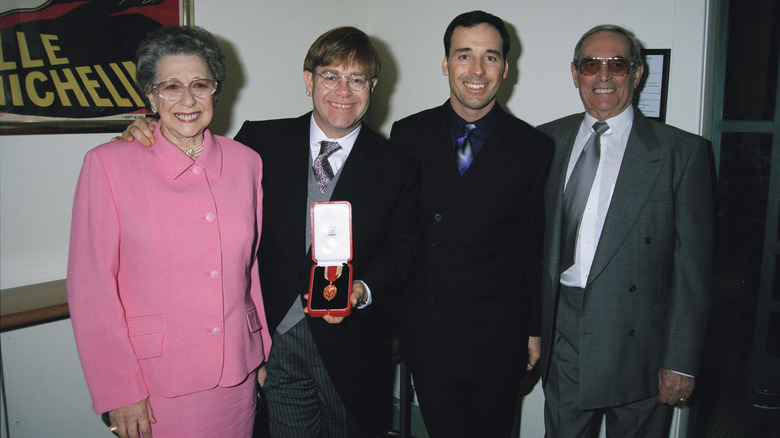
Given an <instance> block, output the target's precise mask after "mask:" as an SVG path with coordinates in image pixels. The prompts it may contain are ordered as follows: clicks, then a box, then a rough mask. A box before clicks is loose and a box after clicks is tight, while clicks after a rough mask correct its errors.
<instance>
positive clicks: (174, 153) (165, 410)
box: [68, 26, 271, 438]
mask: <svg viewBox="0 0 780 438" xmlns="http://www.w3.org/2000/svg"><path fill="white" fill-rule="evenodd" d="M224 78H225V63H224V58H223V56H222V54H221V52H220V50H219V47H218V46H217V44H216V41H215V40H214V38H213V36H212V35H211V34H210V33H208V32H207V31H205V30H203V29H200V28H187V27H178V26H174V27H168V28H162V29H159V30H157V31H154V32H153V33H152V34H150V36H149V37H148V38H147V39H146V40H145V41H144V42H143V43H142V44H141V46H140V47H139V49H138V60H137V74H136V81H137V83H138V86H139V89H140V90H142V91H143V92H144V93H145V94H146V96H147V97H148V99H149V102H150V104H151V108H152V111H154V112H159V114H160V128H161V129H158V130H156V131H155V136H156V141H155V143H154V145H153V146H152V147H150V148H145V147H143V146H142V145H141V144H140V143H137V142H136V143H134V144H132V145H130V146H128V144H127V143H125V142H113V143H107V144H103V145H101V146H98V147H97V148H95V149H93V150H91V151H89V152H88V153H87V155H86V158H85V159H84V166H83V168H82V170H81V175H80V176H79V181H78V185H77V187H76V195H75V200H74V205H73V222H72V229H71V241H70V258H69V262H68V301H69V305H70V312H71V318H72V321H73V329H74V332H75V335H76V345H77V347H78V351H79V356H80V358H81V363H82V367H83V369H84V375H85V377H86V380H87V385H88V387H89V390H90V393H91V395H92V401H93V408H94V409H95V411H96V412H98V413H102V412H108V414H109V418H110V420H111V430H112V431H114V432H115V433H117V434H118V435H119V436H121V437H138V436H143V437H145V438H146V437H150V436H152V434H153V435H154V437H155V438H164V437H189V438H192V437H209V438H213V437H249V436H251V434H252V428H253V421H254V412H255V400H256V399H255V397H254V392H255V381H256V379H257V374H258V372H257V370H258V367H259V366H260V365H261V364H262V363H263V362H264V360H265V358H266V357H268V353H269V349H270V347H271V338H270V334H269V333H268V330H267V329H266V320H265V312H264V308H263V300H262V297H261V295H260V284H259V280H258V270H257V266H256V264H257V258H256V257H255V254H256V251H257V245H258V241H259V237H260V221H261V205H262V189H261V185H260V180H261V176H262V162H261V160H260V157H259V156H258V155H257V154H256V153H255V152H254V151H252V150H251V149H248V148H246V147H245V146H243V145H242V144H240V143H237V142H235V141H233V140H230V139H227V138H224V137H220V136H216V135H212V134H211V133H210V132H209V131H208V129H206V128H207V126H208V124H209V122H210V121H211V119H212V115H213V111H214V102H215V100H216V95H217V93H218V91H219V89H220V85H221V84H222V81H223V80H224Z"/></svg>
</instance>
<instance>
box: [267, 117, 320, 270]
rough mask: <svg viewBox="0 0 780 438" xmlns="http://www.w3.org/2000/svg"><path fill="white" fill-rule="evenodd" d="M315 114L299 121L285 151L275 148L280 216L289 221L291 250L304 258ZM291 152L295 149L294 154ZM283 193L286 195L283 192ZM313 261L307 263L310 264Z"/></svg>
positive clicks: (287, 233)
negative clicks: (310, 145) (312, 121)
mask: <svg viewBox="0 0 780 438" xmlns="http://www.w3.org/2000/svg"><path fill="white" fill-rule="evenodd" d="M310 119H311V113H309V114H306V115H304V116H302V117H300V118H299V119H298V121H297V122H296V123H295V127H294V129H293V133H292V136H291V138H289V139H288V140H286V141H287V142H288V143H287V144H286V145H285V146H284V147H282V148H275V150H276V151H278V155H277V158H276V160H275V161H274V163H273V165H276V166H278V169H275V170H274V172H275V174H276V175H277V178H276V179H277V185H276V187H277V188H278V190H279V191H280V193H278V201H279V208H280V211H279V213H280V214H282V215H283V216H282V217H287V218H289V220H287V221H284V223H285V224H286V227H287V231H286V233H285V235H286V236H291V240H292V241H291V242H290V245H289V246H288V248H290V250H291V251H293V252H292V254H296V256H297V254H301V252H302V250H303V249H304V247H305V246H306V235H305V234H304V230H305V229H306V226H307V225H306V223H305V222H306V209H307V208H309V206H308V205H307V203H306V200H307V196H308V183H309V172H310V169H309V165H308V163H309V154H310V148H309V121H310ZM288 148H290V149H293V150H292V151H290V150H288ZM282 191H283V192H282ZM310 260H311V259H310V258H309V259H306V260H305V261H306V262H307V263H309V262H310Z"/></svg>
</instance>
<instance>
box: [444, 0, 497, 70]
mask: <svg viewBox="0 0 780 438" xmlns="http://www.w3.org/2000/svg"><path fill="white" fill-rule="evenodd" d="M482 23H485V24H489V25H491V26H493V27H494V28H495V29H496V30H497V31H498V34H499V35H501V42H502V43H503V47H502V48H501V56H503V57H504V59H505V60H506V55H507V54H508V53H509V32H507V30H506V26H504V20H502V19H500V18H498V17H496V16H495V15H493V14H489V13H487V12H485V11H471V12H464V13H462V14H460V15H458V16H457V17H455V19H454V20H452V22H450V25H449V26H447V30H446V31H444V55H445V56H446V57H448V58H449V56H450V43H452V33H453V32H455V28H456V27H474V26H477V25H479V24H482Z"/></svg>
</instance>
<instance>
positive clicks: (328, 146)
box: [311, 140, 341, 193]
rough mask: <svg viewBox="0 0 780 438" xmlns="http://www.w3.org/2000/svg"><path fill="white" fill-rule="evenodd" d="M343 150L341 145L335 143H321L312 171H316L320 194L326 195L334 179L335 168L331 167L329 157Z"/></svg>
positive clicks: (315, 175)
mask: <svg viewBox="0 0 780 438" xmlns="http://www.w3.org/2000/svg"><path fill="white" fill-rule="evenodd" d="M339 149H341V145H340V144H338V143H337V142H335V141H325V140H323V141H321V142H320V153H319V155H317V158H315V159H314V164H312V166H311V169H312V170H313V171H314V177H315V178H317V185H318V186H319V187H320V193H325V189H327V188H328V184H330V180H331V179H332V178H333V168H332V167H330V163H329V162H328V157H330V156H331V155H333V153H334V152H336V151H337V150H339Z"/></svg>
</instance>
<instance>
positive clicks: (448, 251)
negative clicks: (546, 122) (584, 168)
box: [390, 103, 553, 381]
mask: <svg viewBox="0 0 780 438" xmlns="http://www.w3.org/2000/svg"><path fill="white" fill-rule="evenodd" d="M445 105H447V103H445ZM496 111H498V114H497V115H496V117H497V118H496V122H495V126H494V128H493V131H492V132H491V133H490V135H489V137H488V138H487V140H486V142H485V144H484V146H483V148H482V149H481V151H480V152H479V154H478V155H477V157H476V159H475V160H474V162H473V163H472V165H471V167H470V168H469V169H468V171H467V172H466V173H465V174H464V175H463V176H461V175H460V174H459V173H458V168H457V163H456V158H455V152H454V150H453V147H452V143H451V140H450V132H449V127H448V122H447V115H446V107H445V106H441V107H437V108H433V109H430V110H427V111H423V112H421V113H418V114H415V115H412V116H410V117H407V118H405V119H403V120H401V121H398V122H396V123H395V124H394V125H393V129H392V133H391V134H390V141H391V142H392V143H394V144H396V145H398V146H399V147H401V148H403V149H404V150H406V151H408V152H409V153H410V154H411V155H413V156H414V157H415V158H417V159H418V160H419V162H420V163H421V169H422V180H421V181H422V185H421V196H420V201H421V205H422V209H423V224H424V225H423V226H424V230H425V244H426V246H427V256H426V259H425V261H424V263H423V265H422V269H421V270H420V272H419V273H418V275H417V276H416V277H415V278H414V280H413V281H412V284H411V286H410V287H409V288H408V290H407V291H406V293H405V294H404V299H403V308H402V309H401V316H400V320H401V323H400V334H401V351H402V354H403V357H404V360H405V361H406V362H407V363H408V364H409V365H410V367H411V368H412V371H413V372H414V373H415V378H426V377H427V378H431V379H437V380H442V381H479V380H492V379H502V378H511V377H516V376H518V375H519V373H520V372H521V371H523V370H525V364H526V360H527V357H528V355H527V349H528V336H529V335H539V332H540V328H539V318H540V312H539V308H540V304H539V295H540V290H541V284H540V282H541V256H542V235H543V232H542V231H543V230H542V229H543V216H544V209H543V206H542V190H543V187H544V182H545V178H546V176H547V171H548V168H549V164H550V159H551V157H552V153H553V149H552V142H551V141H550V140H549V139H548V138H547V137H545V136H544V135H543V134H542V133H540V132H539V131H537V130H535V129H533V128H532V127H531V126H530V125H528V124H526V123H525V122H523V121H521V120H519V119H517V118H515V117H513V116H511V115H510V114H507V113H506V112H505V111H504V110H503V109H501V108H500V107H498V108H496ZM475 370H479V371H476V372H475Z"/></svg>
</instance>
